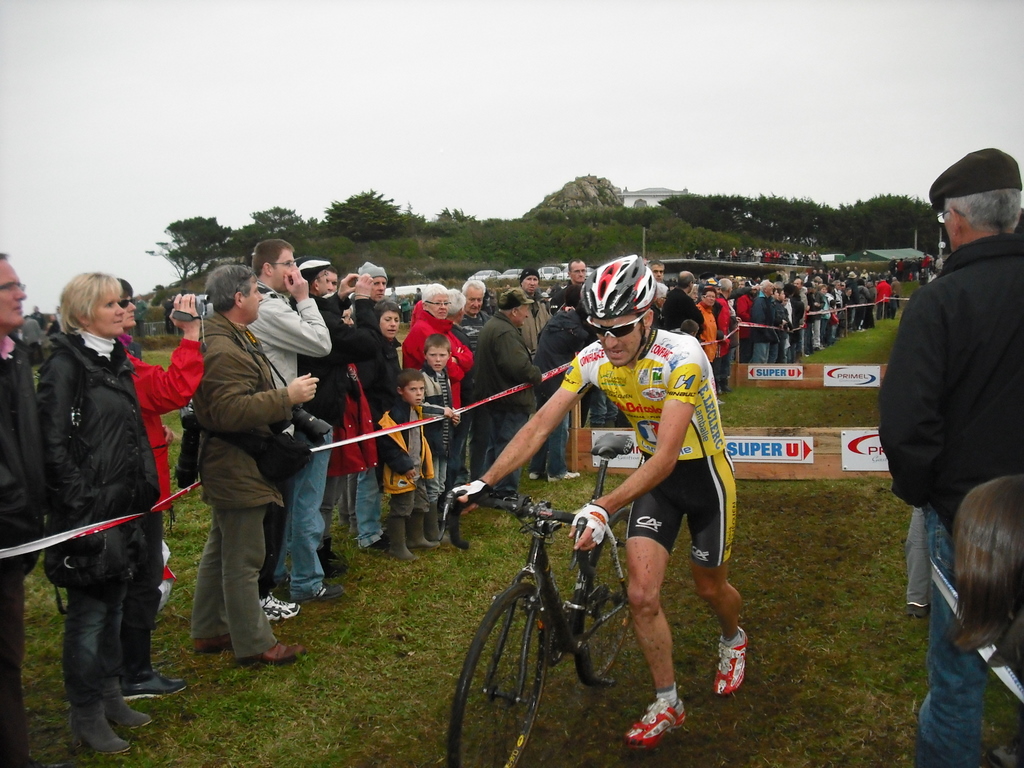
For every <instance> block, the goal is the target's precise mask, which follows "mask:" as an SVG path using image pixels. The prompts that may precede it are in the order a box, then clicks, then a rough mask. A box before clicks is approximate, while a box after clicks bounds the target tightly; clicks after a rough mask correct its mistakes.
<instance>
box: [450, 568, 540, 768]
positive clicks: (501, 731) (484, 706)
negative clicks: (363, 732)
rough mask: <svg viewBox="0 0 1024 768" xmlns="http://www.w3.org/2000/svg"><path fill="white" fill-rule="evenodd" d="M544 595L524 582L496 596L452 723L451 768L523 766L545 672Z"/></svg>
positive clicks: (469, 660) (464, 676)
mask: <svg viewBox="0 0 1024 768" xmlns="http://www.w3.org/2000/svg"><path fill="white" fill-rule="evenodd" d="M540 608H541V602H540V593H539V591H538V589H537V587H536V586H535V585H533V584H527V583H520V584H515V585H513V586H511V587H509V588H508V589H507V590H505V591H504V592H502V593H501V594H500V595H498V596H497V597H496V598H495V599H494V602H493V603H492V604H491V607H490V608H489V609H488V611H487V613H486V615H485V616H484V619H483V621H482V622H481V624H480V628H479V629H478V630H477V632H476V636H475V637H474V638H473V643H472V644H471V645H470V647H469V654H468V655H467V656H466V661H465V663H464V664H463V665H462V674H461V675H460V676H459V682H458V685H457V687H456V689H455V699H454V700H453V701H452V711H451V719H450V720H449V723H448V766H449V768H471V767H472V768H476V766H503V767H507V768H512V766H514V765H516V763H518V762H519V759H520V757H522V754H523V750H524V749H525V748H526V741H527V739H528V738H529V736H530V729H531V728H532V727H533V721H534V718H535V717H536V715H537V705H538V704H539V703H540V694H541V690H542V689H543V688H544V675H545V671H546V669H547V642H548V633H547V632H546V630H545V629H544V627H543V623H542V621H541V613H540Z"/></svg>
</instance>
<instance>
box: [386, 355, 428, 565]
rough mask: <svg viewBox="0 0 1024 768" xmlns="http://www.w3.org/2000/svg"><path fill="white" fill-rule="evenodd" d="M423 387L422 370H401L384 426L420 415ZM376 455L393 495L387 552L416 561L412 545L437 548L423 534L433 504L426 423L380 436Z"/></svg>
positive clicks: (416, 547) (414, 418) (410, 419)
mask: <svg viewBox="0 0 1024 768" xmlns="http://www.w3.org/2000/svg"><path fill="white" fill-rule="evenodd" d="M425 391H426V380H425V378H424V375H423V372H422V371H416V370H413V369H410V368H407V369H406V370H404V371H402V372H401V373H400V374H398V397H399V400H398V402H396V403H395V404H394V405H393V406H391V409H390V410H388V411H386V412H385V413H384V415H383V416H381V418H380V421H379V422H378V423H379V424H380V426H381V427H383V428H385V429H386V428H388V427H394V426H397V425H399V424H408V423H410V422H414V421H419V420H420V419H422V418H423V412H424V406H423V397H424V393H425ZM429 415H432V414H429ZM377 455H378V458H379V459H380V460H381V462H382V463H383V465H384V492H385V493H387V494H390V496H391V504H390V507H391V511H390V513H389V514H388V522H387V531H388V539H389V540H390V542H391V543H390V547H389V548H388V553H389V554H390V555H391V556H392V557H395V558H398V559H399V560H415V559H416V555H414V554H413V553H412V552H410V551H409V548H412V549H432V548H434V547H436V546H438V543H437V542H436V541H427V540H426V538H425V537H424V536H423V518H424V515H425V514H426V513H427V511H428V510H429V508H430V505H429V503H428V501H427V480H430V479H431V478H433V477H434V462H433V458H432V457H431V455H430V446H428V445H427V440H426V438H425V437H424V436H423V427H422V425H421V426H416V427H410V428H409V429H404V430H401V431H400V432H392V433H391V434H390V435H383V436H381V437H378V438H377Z"/></svg>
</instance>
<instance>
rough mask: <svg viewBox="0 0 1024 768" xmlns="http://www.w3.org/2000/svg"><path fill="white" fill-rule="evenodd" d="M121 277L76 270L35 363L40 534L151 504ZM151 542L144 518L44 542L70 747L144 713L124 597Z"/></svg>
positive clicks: (101, 738)
mask: <svg viewBox="0 0 1024 768" xmlns="http://www.w3.org/2000/svg"><path fill="white" fill-rule="evenodd" d="M128 304H130V301H125V300H123V299H122V298H121V284H120V283H119V282H118V281H117V279H116V278H114V277H111V276H110V275H104V274H100V273H92V274H84V275H78V276H77V277H75V278H72V280H71V282H69V283H68V284H67V285H66V286H65V287H64V290H63V292H62V294H61V300H60V310H61V326H62V332H61V333H59V334H57V335H56V336H54V337H53V353H52V354H51V355H50V358H49V359H48V360H47V361H46V363H45V364H44V365H43V367H42V368H41V370H40V378H39V391H38V404H39V421H40V427H41V430H42V433H43V446H44V456H45V470H46V485H47V494H48V496H49V501H50V517H49V519H48V520H47V534H49V535H52V534H55V533H60V532H63V531H69V530H73V529H76V528H79V527H82V526H87V525H96V524H98V523H102V522H104V521H107V520H111V519H114V518H118V517H121V516H124V515H130V514H133V513H146V512H148V511H149V508H150V507H151V506H152V505H153V504H154V503H155V502H156V501H157V498H158V496H159V485H158V482H157V473H156V465H155V463H154V460H153V452H152V451H151V450H150V447H149V442H148V441H147V440H146V430H145V428H144V427H143V424H142V416H141V409H140V407H139V401H138V398H137V396H136V392H135V384H134V382H133V380H132V372H133V367H132V364H131V362H130V361H129V359H128V356H127V354H126V352H125V349H124V347H123V346H122V345H121V344H120V343H118V340H117V339H118V337H119V336H120V335H121V334H123V333H124V320H125V314H126V308H127V306H128ZM145 559H146V542H145V537H144V536H143V533H142V525H141V523H140V522H139V520H137V519H136V520H132V521H130V522H126V523H122V524H120V525H116V526H113V527H109V528H106V529H105V530H102V531H99V532H98V533H92V534H90V535H88V536H82V537H78V538H74V539H70V540H68V541H66V542H64V543H62V544H58V545H56V546H53V547H50V548H49V549H47V550H46V561H45V562H46V575H47V577H48V578H49V579H50V581H52V582H53V583H54V584H55V585H56V586H58V587H66V588H67V594H68V598H67V615H66V617H65V620H64V654H63V666H64V690H65V692H66V693H67V697H68V700H69V702H70V704H71V716H70V726H71V735H72V742H73V744H74V745H75V746H78V745H80V744H82V743H85V744H88V745H89V746H90V747H92V748H93V749H95V750H96V751H98V752H108V753H110V752H124V751H126V750H127V749H128V748H129V744H128V742H127V741H125V740H123V739H122V738H120V737H119V736H118V735H117V734H116V733H114V731H113V730H112V729H111V727H110V723H109V722H108V720H109V721H112V722H114V723H116V724H118V725H123V726H127V727H130V728H135V727H138V726H140V725H145V724H146V723H148V722H150V717H149V715H146V714H143V713H141V712H136V711H134V710H132V709H131V708H129V706H128V705H127V704H126V703H125V700H124V697H123V696H122V694H121V685H120V680H119V675H120V674H121V669H122V659H121V640H120V632H121V605H122V603H123V601H124V598H125V594H126V593H127V590H128V583H129V582H130V581H131V580H132V579H133V578H135V577H136V576H139V575H141V574H140V564H141V563H144V562H145Z"/></svg>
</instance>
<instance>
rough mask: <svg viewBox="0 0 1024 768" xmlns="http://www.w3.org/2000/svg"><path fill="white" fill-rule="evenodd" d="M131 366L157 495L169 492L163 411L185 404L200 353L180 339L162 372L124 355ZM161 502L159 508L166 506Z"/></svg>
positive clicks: (199, 372)
mask: <svg viewBox="0 0 1024 768" xmlns="http://www.w3.org/2000/svg"><path fill="white" fill-rule="evenodd" d="M128 359H130V360H131V361H132V365H134V366H135V374H134V379H135V392H136V394H137V395H138V397H139V405H140V406H141V407H142V424H143V426H145V428H146V437H147V438H148V439H149V445H150V447H151V448H152V449H153V458H154V459H155V460H156V474H157V478H158V479H159V481H160V498H161V499H166V498H167V497H168V496H170V495H171V470H170V467H169V466H168V464H167V441H166V440H165V439H164V423H163V421H162V420H161V419H160V417H161V416H162V415H163V414H165V413H170V412H171V411H173V410H176V409H178V408H181V407H182V406H185V405H188V401H189V400H191V399H192V395H193V394H194V393H195V391H196V388H197V387H198V386H199V382H200V381H201V380H202V378H203V353H202V351H201V350H200V347H199V342H198V341H189V340H188V339H182V340H181V343H180V344H179V345H178V348H177V349H176V350H174V352H173V353H172V354H171V364H170V365H169V366H168V367H167V370H166V371H165V370H164V369H163V368H161V367H160V366H158V365H150V364H149V363H146V362H143V361H142V360H139V359H138V358H137V357H132V356H131V355H128ZM170 507H171V505H170V504H164V505H162V506H161V507H160V509H170Z"/></svg>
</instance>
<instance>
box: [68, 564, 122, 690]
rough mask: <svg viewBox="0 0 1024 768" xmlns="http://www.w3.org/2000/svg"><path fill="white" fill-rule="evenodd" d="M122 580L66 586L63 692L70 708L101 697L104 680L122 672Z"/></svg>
mask: <svg viewBox="0 0 1024 768" xmlns="http://www.w3.org/2000/svg"><path fill="white" fill-rule="evenodd" d="M127 593H128V585H127V584H126V583H124V582H107V583H106V584H97V585H95V586H91V587H68V613H67V616H65V617H64V691H65V692H66V693H67V696H68V701H69V702H71V706H73V707H82V706H85V705H87V704H94V703H95V702H97V701H100V700H101V699H102V698H103V680H104V678H108V677H117V676H118V675H120V674H121V603H122V602H124V596H125V595H126V594H127Z"/></svg>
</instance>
